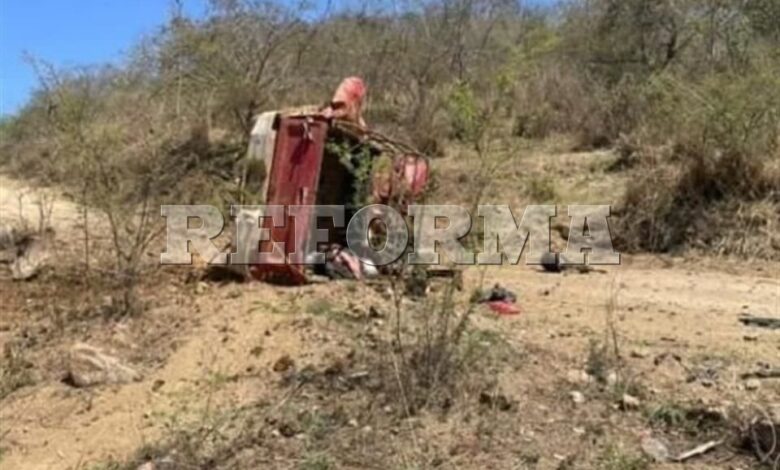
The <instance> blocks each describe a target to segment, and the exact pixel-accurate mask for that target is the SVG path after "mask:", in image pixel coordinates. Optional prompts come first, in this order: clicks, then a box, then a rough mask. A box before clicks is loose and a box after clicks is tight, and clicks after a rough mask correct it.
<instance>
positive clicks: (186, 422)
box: [0, 157, 780, 469]
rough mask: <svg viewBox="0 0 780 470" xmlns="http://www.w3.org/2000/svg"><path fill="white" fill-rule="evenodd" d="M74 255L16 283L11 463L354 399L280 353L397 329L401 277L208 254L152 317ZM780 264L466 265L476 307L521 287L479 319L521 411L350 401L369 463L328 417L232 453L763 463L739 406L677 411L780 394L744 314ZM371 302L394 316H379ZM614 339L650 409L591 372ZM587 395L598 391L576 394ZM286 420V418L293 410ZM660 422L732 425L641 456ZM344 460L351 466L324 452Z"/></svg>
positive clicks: (553, 464)
mask: <svg viewBox="0 0 780 470" xmlns="http://www.w3.org/2000/svg"><path fill="white" fill-rule="evenodd" d="M596 158H598V157H596ZM510 177H511V175H508V176H507V178H510ZM572 187H574V188H575V190H576V187H577V185H573V186H572ZM585 187H590V186H587V185H585ZM0 188H2V189H1V190H2V193H1V195H0V202H1V204H0V207H1V208H2V213H1V214H0V217H1V218H2V220H3V221H4V222H9V221H13V220H18V219H19V210H18V207H19V196H20V195H24V197H23V198H22V204H21V207H22V209H21V211H22V213H23V214H24V215H25V217H27V218H29V219H30V220H33V221H34V220H35V217H36V216H37V214H38V210H37V208H36V207H35V204H34V202H35V198H36V194H38V192H37V191H39V190H35V189H31V188H30V187H29V186H27V185H25V184H22V183H20V182H18V181H13V180H10V179H8V178H6V177H3V178H2V179H0ZM588 191H592V190H588ZM594 192H595V193H596V195H598V191H594ZM55 193H56V191H55ZM55 200H56V203H55V204H54V206H53V210H52V217H51V225H52V226H53V228H54V229H55V231H56V237H57V238H56V239H57V246H58V249H59V250H62V252H64V253H68V252H75V251H77V250H78V243H79V224H80V215H79V214H80V212H79V210H78V209H77V207H76V206H75V205H73V204H72V203H70V202H68V200H67V198H65V197H63V196H62V195H61V194H59V193H56V198H55ZM154 255H155V254H154V253H151V254H150V257H153V256H154ZM72 262H73V258H72V257H70V256H65V255H63V256H54V257H53V259H52V260H51V261H50V266H49V267H48V268H47V269H46V270H45V271H44V272H42V273H41V274H40V275H39V276H38V278H36V279H35V280H33V281H30V282H28V283H13V282H11V281H10V280H8V279H5V278H3V279H0V298H2V299H3V301H2V303H3V306H2V307H1V308H2V317H1V318H0V346H2V347H3V348H4V349H5V350H6V351H13V353H6V354H15V355H16V356H15V357H17V358H19V357H23V358H24V361H26V363H25V365H23V366H21V367H22V368H27V369H29V370H30V372H31V374H30V380H28V381H26V382H25V385H24V386H21V387H19V388H17V389H15V390H13V391H11V392H10V393H8V394H7V396H5V397H3V398H2V401H0V407H1V410H0V449H2V453H0V463H1V464H2V467H3V468H7V469H77V468H111V467H107V466H106V467H99V465H107V462H109V461H112V460H113V461H116V462H121V461H124V460H126V459H128V458H130V457H132V456H134V455H137V454H136V453H137V452H138V450H139V449H140V448H143V447H144V446H153V445H154V444H155V443H157V442H159V441H161V440H163V439H166V438H170V437H171V436H174V435H175V434H176V433H177V432H179V431H180V430H182V429H185V430H186V429H194V428H196V427H198V426H204V424H203V423H212V422H214V421H213V420H219V419H228V420H229V419H230V418H225V416H226V413H227V416H239V413H238V412H236V414H235V415H230V413H231V410H245V409H246V408H247V407H252V406H257V407H260V408H262V409H263V410H265V411H264V413H266V414H269V413H270V414H273V413H277V414H281V415H284V412H285V409H286V408H287V407H289V406H298V407H301V408H306V409H317V408H318V406H322V407H324V408H327V406H330V404H332V403H333V400H336V401H339V400H342V399H343V400H345V403H349V401H348V399H346V398H344V397H340V396H337V397H335V398H333V397H331V398H328V397H327V396H325V397H323V396H321V395H322V392H321V391H312V392H310V393H311V395H307V394H306V393H304V394H303V395H295V396H294V399H293V398H291V396H292V395H291V392H290V391H289V387H287V386H286V385H285V384H284V380H283V379H282V376H283V375H284V374H281V373H280V369H282V368H281V367H277V365H278V363H279V360H280V358H283V357H285V356H287V357H289V359H291V364H294V366H292V367H293V368H297V369H299V370H300V369H304V368H305V366H313V367H314V368H322V367H327V366H328V365H329V364H331V363H332V362H333V361H336V360H339V358H342V357H346V356H349V355H350V354H354V350H355V349H360V348H361V347H371V346H370V344H369V343H370V341H369V342H367V340H366V337H367V336H366V335H368V336H369V337H370V334H378V335H383V334H389V331H390V328H391V325H392V321H390V320H389V318H390V315H391V313H390V312H391V310H392V309H391V302H390V301H389V300H388V295H387V291H388V285H386V284H383V283H382V282H378V283H374V284H372V285H358V284H355V283H351V282H338V283H331V284H328V285H314V286H307V287H301V288H275V287H271V286H267V285H262V284H258V283H251V284H237V283H231V282H211V281H207V280H201V278H200V276H199V275H195V276H193V275H192V271H197V268H189V267H188V268H175V269H174V268H171V269H169V270H167V271H165V272H162V273H159V272H158V273H155V274H154V275H153V276H152V277H151V278H150V282H149V283H148V284H149V285H146V286H145V287H144V289H145V292H146V293H147V294H148V296H149V297H151V298H153V299H154V301H153V302H152V303H151V305H150V306H149V308H148V309H147V311H146V312H145V313H144V314H143V315H142V316H141V317H138V318H124V319H106V318H101V317H100V315H99V314H95V313H94V312H92V313H90V312H86V311H79V312H80V313H73V312H72V311H70V310H69V309H75V308H76V307H77V306H78V305H80V303H81V301H84V302H86V299H87V297H88V294H87V292H86V289H85V288H84V287H83V286H80V285H79V284H78V283H77V282H74V284H73V285H72V287H71V288H69V289H68V288H66V289H61V288H60V289H58V288H54V287H51V285H52V283H53V282H55V281H57V282H59V281H62V280H63V279H64V278H65V277H66V274H67V273H70V272H71V271H72V270H73V269H72V266H71V265H70V264H69V263H72ZM779 268H780V267H779V266H778V265H777V264H772V263H766V262H761V261H756V262H751V263H749V264H748V263H745V262H739V261H736V260H721V259H711V258H704V257H699V256H690V257H668V256H663V257H660V256H649V255H642V256H628V255H624V256H623V262H622V264H621V265H620V266H613V267H606V268H603V269H599V270H596V271H591V272H588V273H579V272H577V271H571V272H564V273H562V274H550V273H545V272H543V271H541V270H540V269H538V268H535V267H530V266H507V267H502V268H491V269H488V270H486V271H485V272H484V273H483V272H481V271H480V270H478V269H477V268H473V269H471V270H469V271H467V272H466V275H465V285H464V289H463V291H462V293H461V294H458V295H459V297H458V299H459V300H458V301H459V302H463V303H466V302H467V301H468V296H469V294H470V293H471V292H472V291H473V290H474V289H475V288H478V287H480V285H482V286H487V285H492V284H494V283H500V284H502V285H504V286H506V287H508V288H510V289H512V290H513V291H515V292H517V293H518V296H519V304H520V306H521V308H522V313H521V315H519V316H515V317H499V316H496V315H495V314H494V313H492V312H491V311H489V310H487V309H482V308H481V307H480V308H478V309H477V310H476V312H475V314H474V316H473V319H472V320H473V321H472V331H473V332H475V333H474V335H475V337H477V338H478V342H480V343H481V344H482V346H484V347H486V348H487V349H488V350H493V351H494V352H495V351H497V350H498V348H501V350H502V351H503V353H502V354H501V355H500V362H501V363H500V364H499V365H497V366H496V367H495V374H494V375H495V379H496V380H495V382H494V383H490V384H485V386H486V387H491V388H493V389H495V390H500V394H501V396H502V397H506V399H507V400H508V401H509V402H511V407H510V406H507V407H499V408H501V409H500V410H496V409H495V408H496V407H490V409H488V410H482V411H480V410H481V408H479V407H478V405H477V402H478V399H477V397H476V396H474V395H473V393H472V394H471V395H469V393H470V392H464V393H463V394H462V395H459V397H460V400H459V401H456V402H455V405H454V408H453V409H452V410H451V411H450V412H449V415H448V416H449V417H448V418H446V419H444V418H442V417H440V416H438V415H437V414H436V413H432V412H431V413H426V414H423V415H422V416H420V417H416V418H414V419H412V418H410V419H408V420H400V421H393V424H389V425H387V427H383V425H382V424H381V423H383V422H384V421H382V420H379V421H378V422H377V423H378V424H374V423H373V422H372V421H371V419H372V418H371V417H370V416H369V415H368V414H363V413H362V412H357V411H353V409H352V408H347V413H348V414H350V419H346V420H345V421H346V422H347V423H348V424H344V425H343V426H342V427H343V428H344V429H346V431H344V430H342V429H341V428H337V429H334V430H331V431H328V432H332V433H333V435H334V436H340V435H342V434H343V435H345V436H346V437H345V438H344V439H345V440H346V441H345V442H349V443H351V444H350V447H351V449H350V451H351V452H353V454H351V455H353V457H352V461H351V462H349V461H345V460H344V459H341V458H340V457H339V455H338V452H339V451H338V447H337V446H336V447H317V446H316V445H313V444H311V443H312V442H314V441H313V440H312V439H313V438H312V437H311V436H310V434H311V431H309V430H307V429H306V428H304V429H302V430H299V431H298V432H295V433H293V434H295V436H294V437H290V436H287V433H285V432H283V431H282V432H281V434H280V433H279V432H270V433H268V434H265V435H264V436H263V437H262V441H263V444H256V445H255V449H264V450H262V451H259V450H256V451H254V453H251V452H249V450H247V452H246V454H247V455H243V454H242V455H237V456H232V457H231V458H232V459H233V460H232V462H233V464H232V465H234V466H236V467H235V468H432V467H438V468H614V469H629V468H750V467H751V466H752V465H755V460H754V459H753V458H752V456H750V455H748V453H746V452H742V451H741V450H740V449H737V448H736V447H735V444H734V441H733V440H732V439H730V437H729V436H731V434H730V433H731V426H732V424H733V423H732V422H731V421H729V422H728V424H727V423H726V418H725V417H724V418H723V420H724V421H723V422H716V423H715V424H714V425H713V426H711V427H708V426H705V425H704V424H702V422H700V421H695V422H694V424H693V426H694V427H699V429H698V432H697V430H694V432H690V431H691V430H690V429H684V428H685V424H686V423H685V421H686V419H687V418H685V417H683V418H680V420H681V422H678V421H676V420H675V419H676V418H675V419H667V418H668V416H676V415H674V413H677V412H680V413H682V414H685V413H686V410H687V411H690V410H710V411H711V410H722V413H723V416H726V415H728V416H729V417H732V416H734V415H733V413H736V412H740V411H746V410H750V409H751V406H753V405H755V406H756V407H766V406H769V405H772V404H777V403H778V401H780V379H767V380H761V381H760V382H759V384H758V386H756V385H755V383H754V382H751V383H748V381H747V380H745V379H743V378H741V377H740V374H742V373H746V372H751V371H754V370H757V369H759V368H761V367H763V366H764V365H769V366H773V367H778V366H780V361H779V360H778V358H780V331H777V330H774V331H773V330H768V329H758V328H749V327H746V326H744V325H742V324H741V323H740V322H739V321H738V318H739V316H740V315H741V314H754V315H763V316H774V317H780V269H779ZM483 274H484V279H481V277H482V275H483ZM82 289H85V290H84V291H83V292H81V290H82ZM372 309H373V310H375V311H378V312H380V314H379V315H373V314H369V311H370V310H372ZM613 334H614V337H613ZM613 338H617V345H618V349H619V351H618V354H619V356H620V357H621V358H622V361H623V362H622V366H621V369H620V370H619V371H617V374H616V375H617V379H610V380H617V382H618V383H619V384H623V385H624V388H623V389H620V391H621V392H622V391H625V392H626V393H629V392H630V393H631V394H635V395H638V399H639V403H638V404H636V406H633V405H632V406H631V407H625V406H621V405H620V395H621V394H618V395H617V396H616V395H615V393H614V392H615V390H612V389H611V388H609V387H610V386H611V385H614V384H611V385H609V386H604V385H603V384H596V383H594V378H593V377H592V375H591V376H589V375H588V374H587V373H585V372H584V371H585V370H586V369H587V367H588V365H589V361H590V362H592V361H593V360H594V357H593V356H594V344H602V343H604V342H606V344H611V342H612V340H613ZM75 342H85V343H89V344H92V345H95V346H99V347H101V348H104V349H105V350H107V351H110V352H112V353H114V354H116V355H117V356H118V357H121V358H123V360H126V361H127V362H128V363H129V364H130V365H131V366H132V367H134V368H136V369H137V370H138V371H140V372H141V374H142V378H141V379H140V380H139V381H136V382H133V383H127V384H122V385H104V386H98V387H93V388H87V389H78V388H73V387H72V386H70V385H68V384H66V383H64V382H63V381H62V379H63V374H64V371H65V368H66V362H67V359H66V358H67V351H68V350H69V348H70V347H71V345H72V344H73V343H75ZM351 351H352V352H351ZM4 364H5V367H9V366H8V362H6V363H4ZM591 365H592V364H591ZM16 367H19V366H18V364H17V365H16ZM275 369H276V370H275ZM618 374H619V375H618ZM4 377H5V376H4ZM605 390H606V391H605ZM572 392H578V393H579V394H580V395H581V396H577V399H576V400H575V399H574V398H573V395H572ZM307 397H308V398H307ZM323 400H324V401H323ZM575 402H577V403H575ZM317 403H319V404H320V405H316V404H317ZM312 406H313V407H314V408H312ZM345 406H347V405H345ZM504 408H506V409H504ZM624 408H625V409H624ZM475 410H476V411H475ZM353 412H354V413H355V414H354V416H353V414H352V413H353ZM719 412H720V411H719ZM718 416H721V415H718ZM718 419H721V418H717V419H715V421H718ZM734 419H737V418H736V417H735V418H734ZM267 423H269V424H268V427H269V429H270V428H273V427H274V426H275V424H274V423H276V421H275V420H273V421H268V420H267ZM689 424H690V423H689ZM214 426H215V427H217V425H216V424H215V425H214ZM705 428H706V429H705ZM350 430H351V431H350ZM350 432H351V433H352V434H359V436H357V437H355V436H353V435H352V434H349V433H350ZM650 435H653V436H658V437H659V438H662V439H664V440H665V441H666V442H668V443H669V446H670V449H671V450H672V451H673V452H681V451H683V450H686V449H689V448H692V447H695V446H696V445H698V444H702V443H703V442H705V441H707V440H709V439H710V438H721V437H722V438H724V439H725V438H726V437H729V439H728V440H727V442H725V443H724V444H722V445H720V446H719V447H717V448H716V449H715V450H713V451H712V452H710V453H708V454H707V455H705V456H701V457H697V458H694V459H691V460H690V461H689V462H687V463H685V464H671V463H667V464H653V463H647V465H649V467H644V466H642V467H640V466H636V467H634V466H630V465H633V460H632V459H633V458H634V456H637V459H639V458H641V456H642V451H641V450H640V443H641V442H642V439H643V438H645V437H647V436H650ZM307 436H308V437H307ZM382 440H384V441H386V445H385V447H384V449H385V452H387V453H386V454H384V455H381V454H380V455H376V456H374V457H373V458H372V457H371V449H373V448H375V447H376V446H377V445H378V444H377V441H382ZM310 444H311V445H310ZM345 445H346V444H345ZM251 448H252V447H251V446H249V447H247V449H251ZM388 449H389V450H388ZM328 452H330V453H331V454H330V455H328V454H327V453H328ZM250 453H251V455H249V454H250ZM361 455H362V456H363V457H362V460H361V457H360V456H361ZM355 456H357V457H355ZM624 456H627V457H625V458H624ZM629 457H630V458H629ZM242 459H244V460H242ZM317 459H319V460H317ZM333 461H336V462H338V464H331V466H327V465H328V464H327V463H326V464H323V465H324V466H323V465H320V466H314V465H313V464H312V462H314V464H316V463H317V462H333ZM241 462H248V463H245V464H242V463H241ZM250 462H251V463H250ZM244 465H245V467H244ZM637 465H639V464H637ZM643 465H644V464H643ZM160 468H162V467H160Z"/></svg>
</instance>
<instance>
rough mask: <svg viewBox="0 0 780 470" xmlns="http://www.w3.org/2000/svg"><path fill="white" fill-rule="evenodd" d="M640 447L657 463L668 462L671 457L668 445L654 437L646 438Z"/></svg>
mask: <svg viewBox="0 0 780 470" xmlns="http://www.w3.org/2000/svg"><path fill="white" fill-rule="evenodd" d="M640 445H641V447H642V452H644V453H645V455H647V456H648V457H650V458H651V459H653V461H655V462H666V461H668V460H669V459H670V457H671V455H670V454H669V448H668V447H667V446H666V444H664V443H663V442H661V441H659V440H658V439H655V438H653V437H645V438H644V439H642V443H641V444H640Z"/></svg>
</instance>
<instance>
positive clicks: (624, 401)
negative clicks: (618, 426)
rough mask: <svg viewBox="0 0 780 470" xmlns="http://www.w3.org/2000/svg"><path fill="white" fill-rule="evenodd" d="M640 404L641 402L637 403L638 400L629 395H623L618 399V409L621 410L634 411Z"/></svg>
mask: <svg viewBox="0 0 780 470" xmlns="http://www.w3.org/2000/svg"><path fill="white" fill-rule="evenodd" d="M641 404H642V402H641V401H639V398H637V397H635V396H632V395H629V394H628V393H624V394H623V397H622V398H621V399H620V407H621V408H622V409H623V410H636V409H638V408H639V405H641Z"/></svg>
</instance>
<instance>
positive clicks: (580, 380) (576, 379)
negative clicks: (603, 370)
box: [566, 369, 591, 384]
mask: <svg viewBox="0 0 780 470" xmlns="http://www.w3.org/2000/svg"><path fill="white" fill-rule="evenodd" d="M566 379H567V380H568V381H569V382H570V383H573V384H587V383H589V382H590V381H591V376H590V375H588V373H587V372H585V371H584V370H576V369H574V370H570V371H569V372H567V373H566Z"/></svg>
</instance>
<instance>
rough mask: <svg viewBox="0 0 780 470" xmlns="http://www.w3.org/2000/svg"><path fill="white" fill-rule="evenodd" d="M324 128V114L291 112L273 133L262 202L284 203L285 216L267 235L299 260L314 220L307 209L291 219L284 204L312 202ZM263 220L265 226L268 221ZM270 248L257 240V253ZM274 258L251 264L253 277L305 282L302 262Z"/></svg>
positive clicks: (294, 204) (321, 153)
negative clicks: (304, 114)
mask: <svg viewBox="0 0 780 470" xmlns="http://www.w3.org/2000/svg"><path fill="white" fill-rule="evenodd" d="M327 132H328V123H327V121H326V120H325V119H324V118H320V117H316V116H291V117H282V118H281V119H280V121H279V128H278V131H277V134H276V146H275V149H274V156H273V163H272V166H271V171H270V176H269V181H268V192H267V195H266V204H267V205H280V206H285V212H286V213H288V217H287V223H286V225H285V226H284V227H273V228H272V229H271V239H272V240H273V241H276V242H283V243H284V253H285V255H288V254H290V253H296V254H299V255H300V258H299V259H301V260H302V259H304V257H305V254H306V251H307V249H308V242H309V236H308V234H309V233H310V229H311V224H312V223H315V221H313V220H312V217H311V215H312V214H311V211H310V210H306V211H304V212H302V213H301V214H300V215H298V217H297V219H293V218H292V217H290V216H289V212H288V211H287V207H289V206H300V205H308V206H311V205H314V204H315V202H316V200H317V189H318V183H319V178H320V167H321V165H322V158H323V152H324V148H325V138H326V136H327ZM296 222H297V225H298V226H296ZM264 224H265V225H264V226H266V227H268V226H270V221H265V222H264ZM296 234H297V235H298V236H296ZM271 248H272V245H271V242H270V241H265V242H261V243H260V252H261V253H270V252H272V249H271ZM277 261H278V263H275V264H263V265H255V266H252V267H251V268H250V272H251V273H252V275H253V276H254V277H255V278H257V279H260V280H264V281H270V282H275V283H284V284H292V285H298V284H303V283H305V282H306V276H305V270H304V266H303V265H301V264H291V263H289V262H288V261H287V260H277Z"/></svg>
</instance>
